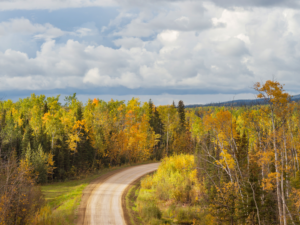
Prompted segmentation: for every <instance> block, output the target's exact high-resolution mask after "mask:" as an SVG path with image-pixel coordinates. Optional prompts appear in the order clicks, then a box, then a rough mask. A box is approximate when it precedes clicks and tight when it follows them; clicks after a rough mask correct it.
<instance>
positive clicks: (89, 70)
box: [0, 0, 300, 94]
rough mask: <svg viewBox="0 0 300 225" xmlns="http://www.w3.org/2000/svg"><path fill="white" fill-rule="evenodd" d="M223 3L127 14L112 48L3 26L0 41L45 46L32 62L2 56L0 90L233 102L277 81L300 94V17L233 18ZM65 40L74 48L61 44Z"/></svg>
mask: <svg viewBox="0 0 300 225" xmlns="http://www.w3.org/2000/svg"><path fill="white" fill-rule="evenodd" d="M66 2H67V1H66ZM75 2H76V1H75ZM96 2H97V1H96ZM133 2H134V1H129V0H128V1H127V2H125V3H126V4H128V5H130V4H133ZM77 3H78V2H77ZM125 3H124V4H125ZM138 3H139V4H141V5H142V4H143V3H142V1H138ZM217 3H218V2H216V4H213V3H212V2H204V3H203V2H199V1H185V2H183V1H171V2H168V1H164V2H163V4H164V5H166V6H167V7H166V8H160V9H159V10H157V11H155V12H153V11H152V10H149V9H148V8H143V7H141V8H140V9H139V10H137V11H132V10H128V8H126V7H125V8H122V9H121V10H120V15H119V16H118V17H117V18H116V19H114V20H112V21H111V22H110V24H108V25H107V26H106V28H103V29H102V32H101V34H105V32H107V33H106V35H107V36H109V37H110V38H111V40H112V42H113V43H114V44H115V46H113V47H112V46H105V45H101V44H96V43H93V41H89V39H85V38H86V37H88V36H91V35H94V34H95V33H97V32H96V31H95V30H94V29H93V28H86V27H80V26H78V27H77V28H73V29H72V30H73V31H63V30H61V29H59V28H56V27H54V26H52V25H51V24H38V23H32V22H30V21H29V20H28V19H24V18H22V19H15V20H10V21H6V22H0V40H1V38H4V37H5V36H8V35H13V34H16V35H29V36H31V38H32V39H33V40H36V39H38V40H39V41H41V42H42V43H43V44H42V45H41V47H40V48H38V51H37V52H36V54H35V55H34V57H29V56H28V54H27V53H26V51H21V50H19V51H17V50H15V49H12V48H8V49H5V50H4V51H0V67H1V70H0V89H1V90H16V89H17V90H21V89H22V90H24V89H25V90H51V89H63V88H73V89H77V90H97V89H98V90H99V89H101V90H107V89H105V88H110V89H111V90H119V93H122V91H123V90H125V91H124V93H125V92H126V91H128V90H132V92H134V91H135V90H136V91H137V92H138V93H141V92H143V93H144V94H149V93H150V92H151V93H155V91H157V93H173V94H174V93H176V92H177V93H190V92H193V93H227V94H230V93H232V94H235V93H249V92H250V91H251V87H252V85H253V84H254V83H255V82H257V81H262V80H266V79H270V78H272V77H273V76H274V77H275V78H276V79H278V80H279V81H280V82H282V83H286V84H287V87H289V90H291V91H297V89H298V86H299V84H300V77H299V76H298V72H299V71H300V64H299V60H300V40H299V36H300V29H299V28H300V22H299V21H300V20H299V18H300V12H299V10H297V9H291V8H288V7H283V8H279V7H275V8H272V9H270V8H268V7H253V8H252V9H248V8H243V7H240V8H235V9H234V10H232V9H227V8H224V7H225V6H224V7H223V6H222V7H221V6H220V4H219V3H218V4H217ZM233 3H234V1H232V4H233ZM119 4H121V3H119ZM149 4H150V3H149ZM233 5H234V4H233ZM153 7H154V6H153ZM124 20H126V21H127V22H126V23H124ZM122 21H123V22H122ZM97 34H98V33H97ZM72 36H73V38H72ZM96 36H97V35H94V36H93V37H95V38H97V37H96ZM59 37H68V38H67V39H68V40H66V41H63V42H58V41H57V40H55V39H57V38H59ZM75 37H81V38H82V40H75ZM141 90H143V91H141ZM162 90H163V92H162Z"/></svg>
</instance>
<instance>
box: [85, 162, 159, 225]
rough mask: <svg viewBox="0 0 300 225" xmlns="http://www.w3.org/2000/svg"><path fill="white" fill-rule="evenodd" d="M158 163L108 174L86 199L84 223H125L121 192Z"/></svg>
mask: <svg viewBox="0 0 300 225" xmlns="http://www.w3.org/2000/svg"><path fill="white" fill-rule="evenodd" d="M158 165H159V163H151V164H146V165H141V166H134V167H131V168H128V169H126V170H123V171H120V172H118V173H115V174H113V175H112V176H109V177H108V178H107V179H105V180H104V181H102V182H101V183H100V184H99V185H98V186H96V187H95V188H93V191H92V193H91V194H90V196H89V199H88V201H87V205H86V209H85V215H84V217H85V218H84V225H125V224H126V222H125V219H124V215H123V210H122V194H123V192H124V190H125V189H126V188H127V186H128V185H130V184H131V183H132V182H134V181H135V180H137V179H138V178H140V177H141V176H144V175H145V174H147V173H150V172H153V171H155V170H156V169H157V168H158Z"/></svg>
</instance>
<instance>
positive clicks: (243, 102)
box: [185, 94, 300, 108]
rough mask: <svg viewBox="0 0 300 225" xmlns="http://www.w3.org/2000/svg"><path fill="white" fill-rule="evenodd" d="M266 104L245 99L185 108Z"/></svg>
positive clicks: (296, 97) (295, 98)
mask: <svg viewBox="0 0 300 225" xmlns="http://www.w3.org/2000/svg"><path fill="white" fill-rule="evenodd" d="M291 100H292V101H299V100H300V94H299V95H294V96H293V97H292V98H291ZM264 102H265V100H264V99H243V100H233V101H227V102H219V103H208V104H193V105H186V106H185V108H195V107H205V106H244V105H263V104H264Z"/></svg>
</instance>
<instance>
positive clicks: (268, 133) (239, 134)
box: [191, 81, 300, 225]
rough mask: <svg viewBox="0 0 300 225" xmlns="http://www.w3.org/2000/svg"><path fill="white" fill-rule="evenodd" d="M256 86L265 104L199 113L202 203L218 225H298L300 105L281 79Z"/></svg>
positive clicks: (195, 130)
mask: <svg viewBox="0 0 300 225" xmlns="http://www.w3.org/2000/svg"><path fill="white" fill-rule="evenodd" d="M254 88H255V89H256V90H257V91H258V92H259V94H258V96H257V97H258V98H261V99H264V100H265V103H266V105H264V106H259V107H258V106H256V107H250V108H247V107H242V108H234V109H224V108H215V109H211V110H209V111H204V110H202V111H198V113H197V114H198V116H199V117H197V118H195V121H194V122H193V126H192V130H191V131H192V133H193V135H194V137H195V138H196V139H197V143H198V145H197V151H196V156H197V163H196V165H197V169H198V175H199V180H203V187H202V188H203V190H205V194H204V196H203V197H202V201H204V202H205V203H206V205H209V206H210V210H211V213H212V214H213V215H214V216H215V217H216V218H217V221H219V223H220V224H226V223H228V224H280V225H283V224H284V225H286V224H299V223H300V218H299V216H300V214H299V209H300V208H299V206H300V204H299V203H300V202H299V194H300V190H299V188H300V186H299V181H300V179H299V178H300V177H299V175H300V174H299V144H300V142H299V137H300V136H299V125H300V117H299V104H296V103H290V96H289V95H288V94H287V93H285V92H284V90H283V86H282V85H280V84H279V83H278V82H275V81H267V82H266V83H265V84H263V85H261V84H260V83H257V84H256V85H255V87H254Z"/></svg>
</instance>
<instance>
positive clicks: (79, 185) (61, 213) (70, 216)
mask: <svg viewBox="0 0 300 225" xmlns="http://www.w3.org/2000/svg"><path fill="white" fill-rule="evenodd" d="M152 162H153V161H151V162H149V161H148V162H144V163H138V164H131V165H129V164H126V165H122V166H119V167H112V168H107V169H102V170H101V171H98V172H96V173H94V174H90V175H87V176H85V177H84V178H82V177H81V178H79V179H78V180H71V181H65V182H57V183H52V184H47V185H42V186H41V190H42V193H43V194H44V197H45V200H46V204H45V205H44V206H43V207H42V208H41V209H40V210H39V212H38V213H37V214H36V215H35V217H34V219H33V221H31V224H34V225H73V224H75V222H76V219H77V209H78V207H79V205H80V201H81V197H82V193H83V190H84V189H85V188H86V187H87V186H88V185H89V184H90V183H91V182H92V181H93V180H95V179H97V178H98V177H100V176H102V175H105V174H106V173H108V172H111V171H114V170H119V169H122V168H126V167H130V166H136V165H142V164H147V163H152Z"/></svg>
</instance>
